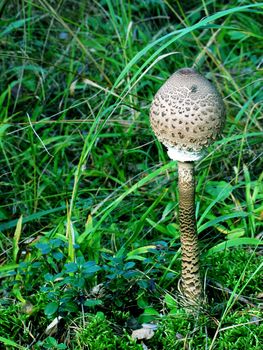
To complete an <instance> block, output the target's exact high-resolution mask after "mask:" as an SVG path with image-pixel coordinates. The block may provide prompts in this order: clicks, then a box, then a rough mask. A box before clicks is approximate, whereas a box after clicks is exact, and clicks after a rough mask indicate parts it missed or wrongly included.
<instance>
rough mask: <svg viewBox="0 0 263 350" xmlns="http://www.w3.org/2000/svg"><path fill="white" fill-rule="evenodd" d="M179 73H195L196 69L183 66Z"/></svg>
mask: <svg viewBox="0 0 263 350" xmlns="http://www.w3.org/2000/svg"><path fill="white" fill-rule="evenodd" d="M178 73H180V74H183V75H190V74H195V71H194V70H193V69H192V68H182V69H179V70H178Z"/></svg>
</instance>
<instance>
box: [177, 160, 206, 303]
mask: <svg viewBox="0 0 263 350" xmlns="http://www.w3.org/2000/svg"><path fill="white" fill-rule="evenodd" d="M178 188H179V225H180V231H181V251H182V279H181V283H182V284H181V286H182V293H183V295H184V296H185V298H186V299H187V300H186V301H187V303H190V304H199V303H200V302H201V301H202V282H201V277H200V271H199V248H198V237H197V228H196V219H195V177H194V162H178Z"/></svg>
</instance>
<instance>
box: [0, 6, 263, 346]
mask: <svg viewBox="0 0 263 350" xmlns="http://www.w3.org/2000/svg"><path fill="white" fill-rule="evenodd" d="M262 6H263V3H260V2H258V1H253V0H252V1H249V0H248V1H246V0H244V1H238V0H234V1H231V2H229V1H223V0H221V1H215V0H207V1H205V0H202V1H200V0H190V1H166V0H164V1H162V0H147V1H146V0H145V1H143V0H140V1H139V0H135V1H128V0H100V1H96V0H89V1H84V0H78V1H74V0H73V1H72V0H71V1H68V0H58V1H52V0H51V1H46V0H21V1H13V0H9V1H8V0H2V1H1V2H0V14H1V19H0V25H1V32H0V47H1V52H0V60H1V71H0V76H1V79H0V87H1V89H0V117H1V124H0V148H1V158H0V162H1V167H0V176H1V177H0V182H1V190H0V191H1V193H0V195H1V207H0V219H1V222H0V279H1V285H0V344H1V348H3V349H29V348H30V349H96V350H97V349H152V350H153V349H171V350H173V349H222V350H225V349H231V350H234V349H258V350H259V349H261V346H262V339H263V327H262V323H261V322H262V297H263V294H262V284H261V278H260V277H262V264H263V263H262V243H261V242H262V241H261V239H262V219H263V206H262V197H263V191H262V177H263V175H262V142H263V137H262V135H263V133H262V131H263V127H262V104H261V102H262V97H263V96H262V49H263V48H262V43H263V41H262V39H263V38H262V33H263V31H262ZM182 67H194V68H196V69H197V70H198V71H199V72H200V73H202V74H203V75H204V76H206V77H207V78H208V79H210V80H211V81H212V82H213V83H214V84H215V85H216V87H217V89H218V90H219V91H220V94H221V95H222V96H223V97H224V101H225V104H226V107H227V122H226V126H225V129H224V135H223V138H222V140H220V141H218V142H217V143H216V144H215V146H213V147H212V148H211V149H210V150H209V152H208V154H207V156H206V157H205V158H204V159H203V160H202V161H200V162H199V163H198V164H196V169H197V173H198V178H197V191H196V192H197V199H196V200H197V212H196V215H197V218H198V231H199V237H200V242H201V252H202V256H201V259H202V269H203V275H204V276H205V288H206V291H207V295H208V301H209V302H208V306H207V309H206V310H203V312H202V313H200V315H195V316H193V315H188V314H186V313H185V311H184V310H183V308H182V307H180V304H179V303H178V300H177V283H178V280H179V278H180V241H179V230H178V223H177V206H178V200H177V197H178V194H177V187H176V183H177V172H176V163H175V162H171V161H169V159H168V157H167V154H166V151H165V149H164V148H163V147H162V146H161V145H160V144H159V143H158V141H157V140H156V139H155V137H154V135H153V133H152V131H151V129H150V126H149V117H148V115H149V106H150V103H151V101H152V98H153V96H154V94H155V92H156V91H157V90H158V89H159V87H160V86H161V85H162V84H163V83H164V81H165V80H166V79H167V78H168V77H169V75H170V74H171V73H173V72H174V71H175V70H177V69H179V68H182ZM143 323H148V324H149V323H150V324H151V326H149V327H152V328H154V336H153V337H152V338H151V339H148V340H147V339H142V340H137V341H136V339H132V337H131V333H132V331H133V330H134V329H138V328H141V327H142V324H143Z"/></svg>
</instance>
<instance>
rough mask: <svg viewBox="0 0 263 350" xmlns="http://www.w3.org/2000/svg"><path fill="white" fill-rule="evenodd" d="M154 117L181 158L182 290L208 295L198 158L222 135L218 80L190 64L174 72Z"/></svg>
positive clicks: (192, 297)
mask: <svg viewBox="0 0 263 350" xmlns="http://www.w3.org/2000/svg"><path fill="white" fill-rule="evenodd" d="M150 121H151V126H152V129H153V131H154V133H155V135H156V136H157V138H158V140H159V141H160V142H162V143H163V144H164V145H165V146H166V147H167V149H168V155H169V157H170V158H171V159H173V160H177V161H178V182H179V184H178V188H179V224H180V231H181V246H182V279H181V280H182V292H183V294H184V296H185V297H186V299H187V300H188V302H189V303H190V304H197V303H198V304H199V303H200V302H202V301H203V291H202V281H201V278H200V273H199V250H198V239H197V230H196V219H195V181H194V163H193V162H194V161H197V160H200V159H201V158H202V157H203V156H204V154H205V151H206V148H207V147H208V146H209V145H210V144H211V143H212V142H214V141H215V140H216V139H218V138H219V136H220V133H221V131H222V128H223V126H224V123H225V108H224V103H223V100H222V98H221V97H220V95H219V94H218V92H217V90H216V89H215V88H214V86H213V85H212V84H211V83H210V82H209V81H208V80H207V79H206V78H204V77H203V76H201V75H200V74H199V73H197V72H196V71H195V70H193V69H191V68H183V69H180V70H178V71H177V72H175V73H174V74H173V75H172V76H171V77H170V78H169V79H168V80H167V81H166V82H165V83H164V85H163V86H162V87H161V88H160V89H159V91H158V92H157V93H156V95H155V97H154V100H153V102H152V106H151V113H150Z"/></svg>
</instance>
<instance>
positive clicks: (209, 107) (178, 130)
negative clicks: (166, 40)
mask: <svg viewBox="0 0 263 350" xmlns="http://www.w3.org/2000/svg"><path fill="white" fill-rule="evenodd" d="M150 120H151V126H152V129H153V131H154V133H155V135H156V136H157V138H158V140H159V141H160V142H162V143H163V144H164V145H165V146H166V147H168V150H169V151H168V154H169V152H170V153H171V150H172V153H173V156H171V155H170V154H169V155H170V156H171V158H172V159H175V160H176V159H177V152H179V154H180V155H179V157H178V159H177V160H181V161H191V160H197V159H200V158H202V155H203V152H204V150H205V149H206V148H207V147H208V146H209V145H210V144H211V143H212V142H214V141H215V140H216V139H217V138H218V137H219V135H220V133H221V131H222V129H223V126H224V123H225V108H224V103H223V100H222V98H221V96H220V95H219V94H218V92H217V90H216V89H215V87H214V86H213V85H212V84H211V83H210V82H209V81H208V80H207V79H206V78H204V77H203V76H202V75H200V74H199V73H197V72H196V71H195V70H193V69H191V68H183V69H179V70H178V71H177V72H175V73H174V74H173V75H172V76H171V77H170V78H169V79H168V80H167V81H166V82H165V83H164V85H163V86H162V87H161V88H160V89H159V91H158V92H157V93H156V95H155V97H154V100H153V103H152V106H151V113H150ZM191 152H192V153H193V157H192V156H191V155H190V153H191ZM182 154H183V158H182V157H181V155H182ZM184 154H186V159H184ZM188 158H189V159H188Z"/></svg>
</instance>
